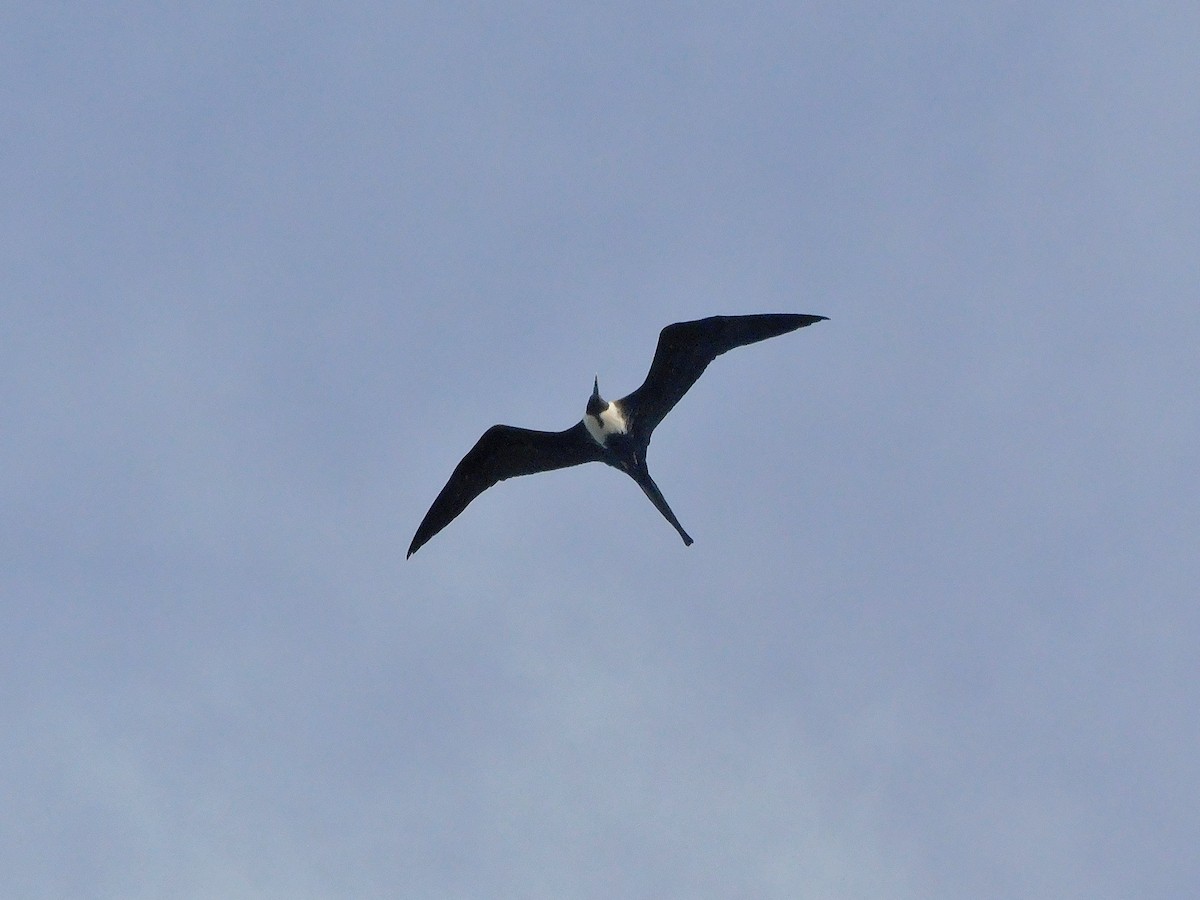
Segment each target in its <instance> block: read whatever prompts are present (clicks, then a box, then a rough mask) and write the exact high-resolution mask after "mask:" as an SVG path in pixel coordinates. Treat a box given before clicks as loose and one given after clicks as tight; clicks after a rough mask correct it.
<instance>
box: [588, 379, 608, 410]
mask: <svg viewBox="0 0 1200 900" xmlns="http://www.w3.org/2000/svg"><path fill="white" fill-rule="evenodd" d="M606 409H608V401H607V400H605V399H604V398H603V397H601V396H600V376H599V375H597V376H596V378H595V380H594V381H593V382H592V396H591V397H590V398H589V399H588V404H587V414H588V415H589V416H592V417H594V418H597V419H598V418H599V417H600V413H602V412H604V410H606Z"/></svg>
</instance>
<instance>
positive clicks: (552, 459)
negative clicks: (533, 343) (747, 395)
mask: <svg viewBox="0 0 1200 900" xmlns="http://www.w3.org/2000/svg"><path fill="white" fill-rule="evenodd" d="M824 319H825V316H808V315H794V314H790V313H768V314H765V315H757V316H711V317H709V318H707V319H698V320H696V321H695V322H676V323H675V324H674V325H668V326H667V327H666V328H664V329H663V330H662V331H661V332H659V335H658V348H657V349H656V350H655V351H654V361H653V362H651V363H650V372H649V374H648V375H646V380H645V381H643V382H642V386H641V387H639V388H638V389H637V390H636V391H634V392H633V393H632V394H629V395H628V396H626V397H622V398H621V399H620V400H616V401H611V402H610V401H607V400H604V399H603V398H601V396H600V379H599V377H597V378H596V379H595V380H594V381H593V382H592V396H591V399H590V400H588V404H587V412H586V413H585V414H584V417H583V420H582V421H581V422H578V423H576V424H575V425H574V426H572V427H571V428H568V429H567V430H566V431H534V430H532V429H529V428H517V427H515V426H513V425H493V426H492V427H491V428H489V429H488V430H487V431H485V432H484V433H483V437H481V438H480V439H479V440H478V441H477V442H476V444H475V446H474V447H472V448H471V450H470V452H469V453H467V455H466V456H464V457H463V458H462V462H460V463H459V464H458V466H457V467H455V469H454V473H453V474H452V475H451V476H450V480H449V481H448V482H446V486H445V487H444V488H442V492H441V493H440V494H438V495H437V499H436V500H434V501H433V506H431V507H429V512H427V513H426V514H425V518H424V519H422V520H421V525H420V527H418V528H417V533H416V535H414V536H413V540H412V545H411V546H410V547H409V548H408V555H409V556H412V555H413V554H414V553H416V552H417V550H419V549H420V548H421V545H422V544H424V543H425V542H426V541H428V540H429V539H430V538H431V537H433V536H434V535H435V534H437V533H438V532H439V531H441V530H442V529H443V528H445V527H446V526H447V525H449V524H450V523H451V522H452V521H454V518H455V517H456V516H457V515H458V514H459V513H461V512H462V511H463V510H464V509H466V508H467V504H468V503H470V502H471V501H472V500H474V499H475V498H476V497H478V496H479V495H480V494H482V493H483V492H484V491H486V490H487V489H488V488H490V487H491V486H492V485H493V484H496V482H498V481H503V480H504V479H506V478H513V477H514V476H517V475H533V474H534V473H535V472H549V471H550V470H551V469H563V468H566V467H567V466H577V465H580V464H581V463H588V462H602V463H608V465H610V466H612V467H614V468H616V469H620V470H621V471H622V472H624V473H626V474H627V475H628V476H629V477H630V478H632V479H633V480H634V481H636V482H637V484H638V487H640V488H641V489H642V490H643V491H645V492H646V496H647V497H649V498H650V502H651V503H653V504H654V506H655V508H656V509H657V510H658V511H659V512H660V513H662V514H663V517H664V518H666V520H667V521H668V522H670V523H671V525H673V526H674V528H675V530H676V531H678V532H679V536H680V537H681V538H683V543H684V544H685V545H688V546H691V544H692V539H691V537H689V536H688V533H687V532H686V531H684V530H683V526H682V525H680V524H679V520H678V519H676V518H675V514H674V513H673V512H671V507H669V506H667V501H666V500H664V499H663V495H662V492H661V491H659V489H658V485H656V484H655V483H654V480H653V479H652V478H651V477H650V471H649V470H648V469H647V468H646V448H647V447H648V446H649V444H650V435H651V433H652V432H653V431H654V427H655V426H656V425H658V423H659V422H661V421H662V420H663V417H664V416H665V415H666V414H667V413H669V412H670V411H671V408H672V407H674V406H675V404H676V403H678V402H679V399H680V398H681V397H682V396H683V395H684V394H685V393H687V390H688V388H690V387H691V386H692V385H693V384H695V383H696V379H697V378H699V377H700V375H701V374H702V373H703V372H704V370H705V369H706V368H707V367H708V364H709V363H710V362H712V361H713V360H714V359H716V358H717V357H718V356H720V355H721V354H722V353H724V352H725V351H727V350H732V349H733V348H734V347H741V346H744V345H745V344H753V343H754V342H755V341H762V340H766V339H767V338H772V337H776V336H778V335H781V334H787V333H788V332H789V331H795V330H796V329H797V328H803V327H804V326H805V325H811V324H813V323H814V322H820V321H822V320H824Z"/></svg>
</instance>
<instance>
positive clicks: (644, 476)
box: [626, 462, 693, 547]
mask: <svg viewBox="0 0 1200 900" xmlns="http://www.w3.org/2000/svg"><path fill="white" fill-rule="evenodd" d="M626 471H628V472H629V476H630V477H631V478H632V479H633V480H634V481H636V482H637V483H638V487H640V488H641V489H642V490H643V491H645V493H646V496H647V497H649V498H650V502H651V503H653V504H654V508H655V509H657V510H658V511H659V512H660V513H662V515H663V518H664V519H666V520H667V521H668V522H670V523H671V525H672V526H673V527H674V529H675V530H676V531H678V532H679V536H680V537H681V538H683V543H684V545H685V546H688V547H690V546H692V543H693V541H692V538H691V536H690V535H689V534H688V533H687V532H686V531H684V530H683V526H682V525H680V524H679V520H678V519H677V518H675V513H673V512H671V507H669V506H668V505H667V501H666V498H664V497H663V495H662V491H660V490H659V489H658V485H657V484H655V483H654V479H653V478H651V477H650V472H649V470H648V469H647V468H646V464H645V463H644V462H643V463H642V464H641V465H640V466H638V467H636V468H633V469H627V470H626Z"/></svg>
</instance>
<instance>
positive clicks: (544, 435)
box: [408, 422, 601, 556]
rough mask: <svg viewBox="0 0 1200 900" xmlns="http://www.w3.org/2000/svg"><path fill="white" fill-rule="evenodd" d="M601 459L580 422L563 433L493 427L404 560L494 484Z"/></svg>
mask: <svg viewBox="0 0 1200 900" xmlns="http://www.w3.org/2000/svg"><path fill="white" fill-rule="evenodd" d="M600 458H601V451H600V445H599V444H597V443H596V442H595V441H594V440H592V437H591V435H589V434H588V433H587V429H586V428H584V425H583V423H582V422H579V423H578V424H576V425H575V426H574V427H572V428H568V429H567V430H566V431H533V430H532V429H529V428H516V427H514V426H512V425H493V426H492V427H491V428H489V429H488V430H487V431H485V432H484V433H483V437H481V438H480V439H479V440H478V441H476V442H475V446H474V447H472V448H471V450H470V452H468V453H467V455H466V456H464V457H463V458H462V461H461V462H460V463H459V464H458V465H457V466H456V467H455V469H454V473H453V474H452V475H451V476H450V480H449V481H448V482H446V486H445V487H444V488H442V492H441V493H440V494H438V495H437V499H436V500H434V501H433V506H431V507H429V512H427V513H425V518H424V519H422V520H421V524H420V526H419V527H418V528H417V533H416V535H415V536H414V537H413V540H412V545H411V546H410V547H409V548H408V555H409V556H412V555H413V554H414V553H416V552H417V550H419V549H420V547H421V545H422V544H424V543H425V542H426V541H428V540H429V539H430V538H431V537H433V536H434V535H435V534H437V533H438V532H439V531H441V530H442V529H443V528H445V527H446V526H447V525H449V524H450V523H451V522H453V521H454V519H455V517H457V516H458V514H459V513H461V512H462V511H463V510H464V509H466V508H467V504H469V503H470V502H471V501H472V500H474V499H475V498H476V497H478V496H479V495H480V494H482V493H483V492H484V491H486V490H487V489H488V488H490V487H491V486H492V485H493V484H495V483H496V482H498V481H503V480H504V479H505V478H513V477H515V476H517V475H533V474H534V473H535V472H548V471H550V470H551V469H563V468H566V467H567V466H577V465H579V464H580V463H586V462H595V461H597V460H599V459H600Z"/></svg>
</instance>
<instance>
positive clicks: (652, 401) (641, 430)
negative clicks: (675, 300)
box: [617, 313, 825, 441]
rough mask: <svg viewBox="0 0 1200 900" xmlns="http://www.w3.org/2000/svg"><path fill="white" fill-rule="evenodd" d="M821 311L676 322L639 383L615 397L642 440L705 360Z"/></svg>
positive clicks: (799, 323)
mask: <svg viewBox="0 0 1200 900" xmlns="http://www.w3.org/2000/svg"><path fill="white" fill-rule="evenodd" d="M824 318H825V316H808V315H795V314H791V313H767V314H764V315H757V316H710V317H709V318H707V319H697V320H696V321H694V322H676V323H675V324H674V325H668V326H667V327H666V328H664V329H663V330H662V331H661V332H659V335H658V348H657V349H656V350H655V351H654V361H653V362H652V363H650V373H649V374H648V375H647V376H646V380H645V381H643V382H642V386H641V387H639V388H638V389H637V390H636V391H634V392H633V393H632V394H630V395H629V396H627V397H624V398H622V399H621V400H619V401H617V402H618V404H619V405H620V406H621V408H622V409H623V410H624V412H625V414H626V416H628V417H629V418H630V419H631V420H632V428H633V430H634V431H636V432H637V433H638V434H639V435H640V436H641V437H642V439H643V440H646V441H648V440H649V439H650V432H652V431H653V430H654V428H655V426H656V425H658V423H659V422H661V421H662V420H663V417H664V416H665V415H666V414H667V413H669V412H670V411H671V409H672V408H673V407H674V406H675V404H676V403H678V402H679V400H680V398H681V397H682V396H683V395H684V394H686V393H687V391H688V388H690V387H691V386H692V385H693V384H695V383H696V379H698V378H699V377H700V376H701V375H702V374H703V373H704V370H705V369H706V368H708V364H709V363H710V362H712V361H713V360H714V359H716V358H717V357H718V356H720V355H721V354H722V353H724V352H726V351H727V350H732V349H733V348H734V347H741V346H744V345H745V344H753V343H755V342H756V341H764V340H766V339H767V338H772V337H777V336H778V335H781V334H787V333H788V332H789V331H795V330H796V329H797V328H803V327H804V326H805V325H811V324H813V323H814V322H820V321H822V320H823V319H824Z"/></svg>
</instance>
